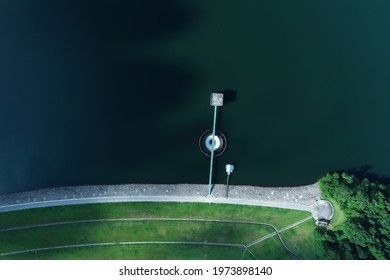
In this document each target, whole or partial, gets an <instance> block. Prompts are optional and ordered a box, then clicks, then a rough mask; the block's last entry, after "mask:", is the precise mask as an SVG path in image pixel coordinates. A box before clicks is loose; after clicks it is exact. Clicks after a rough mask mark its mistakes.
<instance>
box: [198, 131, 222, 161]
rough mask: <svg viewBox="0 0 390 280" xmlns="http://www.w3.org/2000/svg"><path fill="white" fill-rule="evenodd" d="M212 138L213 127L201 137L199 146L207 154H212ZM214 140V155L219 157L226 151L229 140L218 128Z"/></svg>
mask: <svg viewBox="0 0 390 280" xmlns="http://www.w3.org/2000/svg"><path fill="white" fill-rule="evenodd" d="M212 139H213V131H212V130H211V129H210V130H207V131H205V132H204V133H203V134H202V136H200V138H199V148H200V150H201V151H202V153H203V154H205V155H206V156H211V151H212V147H213V142H212ZM214 141H215V142H214V156H215V157H217V156H219V155H221V154H222V153H223V152H224V151H225V149H226V146H227V140H226V137H225V135H224V134H223V133H222V132H221V131H219V130H217V131H215V135H214Z"/></svg>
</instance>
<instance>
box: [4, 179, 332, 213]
mask: <svg viewBox="0 0 390 280" xmlns="http://www.w3.org/2000/svg"><path fill="white" fill-rule="evenodd" d="M207 190H208V185H199V184H175V185H172V184H160V185H154V184H130V185H102V186H77V187H57V188H49V189H42V190H36V191H30V192H20V193H13V194H3V195H0V212H5V211H14V210H22V209H30V208H38V207H47V206H59V205H71V204H85V203H105V202H141V201H142V202H147V201H158V202H161V201H171V202H203V203H227V204H242V205H254V206H267V207H276V208H286V209H293V210H302V211H308V212H311V213H312V214H313V217H318V216H321V217H323V216H326V215H323V214H319V211H321V209H322V208H323V207H316V205H317V204H318V203H319V201H320V189H319V185H318V183H314V184H311V185H307V186H298V187H259V186H244V185H230V186H229V188H228V189H227V188H226V186H225V185H215V187H214V189H213V193H212V195H211V196H210V197H208V196H207ZM327 210H328V209H327Z"/></svg>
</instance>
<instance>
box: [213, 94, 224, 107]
mask: <svg viewBox="0 0 390 280" xmlns="http://www.w3.org/2000/svg"><path fill="white" fill-rule="evenodd" d="M210 105H211V106H222V105H223V93H212V94H211V98H210Z"/></svg>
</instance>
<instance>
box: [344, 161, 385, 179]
mask: <svg viewBox="0 0 390 280" xmlns="http://www.w3.org/2000/svg"><path fill="white" fill-rule="evenodd" d="M372 168H373V167H372V165H370V164H366V165H363V166H361V167H358V168H351V169H342V170H338V171H337V172H347V173H349V174H352V175H355V176H356V177H357V178H359V179H363V178H367V179H369V180H370V181H376V182H379V183H382V184H390V177H386V176H379V175H378V174H376V173H375V172H371V171H370V170H371V169H372Z"/></svg>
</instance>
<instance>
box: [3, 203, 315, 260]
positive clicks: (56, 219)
mask: <svg viewBox="0 0 390 280" xmlns="http://www.w3.org/2000/svg"><path fill="white" fill-rule="evenodd" d="M309 215H310V213H308V212H303V211H292V210H286V209H277V208H269V207H254V206H242V205H227V204H204V203H155V202H145V203H144V202H139V203H138V202H137V203H104V204H84V205H70V206H58V207H47V208H37V209H29V210H22V211H13V212H4V213H0V240H1V242H0V254H4V253H10V252H16V251H25V250H31V251H29V252H21V253H18V254H12V255H2V256H0V258H1V259H161V260H163V259H241V258H244V259H255V258H256V259H293V257H292V256H291V255H290V254H289V253H288V251H287V250H286V249H285V248H284V247H283V246H282V245H281V243H280V240H279V239H278V237H277V236H273V237H270V238H268V239H265V240H264V241H261V242H259V243H257V244H256V245H254V246H252V247H250V248H249V249H250V251H249V252H248V251H245V250H244V247H240V246H241V245H247V244H250V243H251V242H253V241H255V240H257V239H259V238H262V237H264V236H266V235H268V234H270V233H272V232H274V230H273V229H272V228H270V227H267V226H264V225H259V224H251V223H245V222H255V223H267V224H272V225H274V226H275V227H276V228H277V229H280V228H283V227H285V226H288V225H290V224H292V223H295V222H297V221H299V220H302V219H303V218H306V217H308V216H309ZM115 219H127V220H115ZM148 219H149V220H148ZM150 219H157V220H150ZM159 219H169V220H159ZM177 219H192V220H189V221H188V220H177ZM193 219H199V220H193ZM202 219H204V220H202ZM214 220H219V221H214ZM64 222H65V223H64ZM69 222H70V223H69ZM243 222H244V223H243ZM53 223H54V224H53ZM55 223H57V224H55ZM313 225H314V222H313V221H312V220H309V221H307V222H305V223H303V224H301V225H298V226H297V227H295V228H292V229H289V230H287V231H285V232H283V233H282V238H286V239H285V240H284V241H285V243H286V245H287V246H289V247H290V249H292V250H293V251H294V252H296V253H297V254H298V255H299V256H301V257H303V258H305V257H307V258H317V257H315V255H314V254H313V252H312V249H313V248H314V239H313V238H312V231H313V230H314V226H313ZM29 226H32V227H29ZM19 227H21V228H19ZM10 229H11V230H10ZM288 233H289V234H288ZM126 242H135V244H131V245H130V244H124V243H126ZM138 242H144V243H143V244H139V243H138ZM148 242H153V244H149V243H148ZM156 242H157V243H156ZM158 242H160V243H158ZM178 242H183V244H179V243H178ZM89 244H98V245H99V246H89ZM68 245H72V246H73V245H74V246H75V247H72V248H55V247H59V246H68ZM53 247H54V248H53ZM42 248H46V249H44V250H42Z"/></svg>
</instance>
